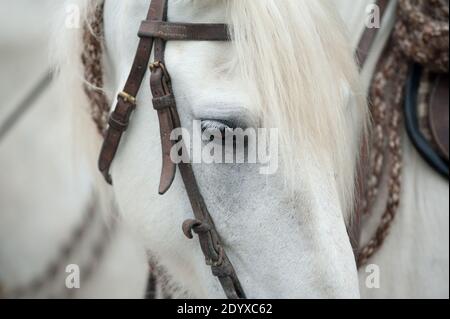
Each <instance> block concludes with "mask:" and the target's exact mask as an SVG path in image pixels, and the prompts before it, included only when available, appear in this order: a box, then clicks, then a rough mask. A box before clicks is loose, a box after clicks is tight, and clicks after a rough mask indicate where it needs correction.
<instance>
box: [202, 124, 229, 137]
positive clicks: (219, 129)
mask: <svg viewBox="0 0 450 319" xmlns="http://www.w3.org/2000/svg"><path fill="white" fill-rule="evenodd" d="M201 128H202V133H204V134H205V133H206V134H210V141H213V140H214V138H215V137H216V136H217V135H219V134H217V133H220V137H221V139H222V140H225V136H226V132H227V131H232V130H233V129H234V127H233V125H232V124H231V123H229V122H227V121H223V120H203V121H202V124H201Z"/></svg>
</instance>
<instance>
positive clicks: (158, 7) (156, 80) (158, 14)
mask: <svg viewBox="0 0 450 319" xmlns="http://www.w3.org/2000/svg"><path fill="white" fill-rule="evenodd" d="M138 36H139V37H140V41H139V45H138V48H137V51H136V55H135V59H134V62H133V65H132V67H131V71H130V74H129V77H128V79H127V81H126V83H125V87H124V89H123V91H122V92H121V93H119V96H118V98H117V104H116V107H115V109H114V111H113V113H112V114H111V116H110V119H109V127H108V130H107V132H106V136H105V140H104V143H103V146H102V150H101V153H100V158H99V169H100V171H101V173H102V174H103V176H104V177H105V179H106V181H107V182H108V183H109V184H112V178H111V176H110V173H109V170H110V167H111V164H112V161H113V160H114V157H115V155H116V153H117V150H118V147H119V144H120V140H121V138H122V135H123V133H124V132H125V131H126V130H127V128H128V125H129V122H130V118H131V115H132V114H133V112H134V110H135V109H136V96H137V94H138V92H139V89H140V87H141V84H142V82H143V79H144V77H145V74H146V72H147V68H150V72H151V77H150V89H151V92H152V95H153V100H152V102H153V108H154V109H155V111H156V112H157V113H158V119H159V127H160V135H161V145H162V170H161V179H160V184H159V193H160V194H161V195H163V194H165V193H166V192H167V191H168V190H169V189H170V187H171V185H172V183H173V180H174V178H175V173H176V167H177V165H176V164H175V163H173V161H172V160H171V157H170V151H171V149H172V147H173V146H174V145H175V143H176V141H172V140H171V139H170V134H171V132H172V131H173V130H174V129H176V128H180V127H181V124H180V118H179V115H178V111H177V106H176V100H175V96H174V94H173V90H172V83H171V79H170V75H169V72H168V70H167V68H166V65H165V59H164V54H165V47H166V41H170V40H176V41H229V40H230V37H229V32H228V26H227V25H226V24H192V23H170V22H167V0H152V2H151V4H150V8H149V11H148V15H147V19H146V20H145V21H143V22H142V24H141V27H140V29H139V33H138ZM152 49H153V50H154V59H155V61H154V62H153V63H151V64H150V63H149V61H150V57H151V53H152ZM178 168H179V170H180V173H181V177H182V179H183V182H184V184H185V188H186V192H187V194H188V197H189V201H190V203H191V207H192V212H193V214H194V216H195V219H192V220H187V221H186V222H184V223H183V232H184V234H185V235H186V236H187V237H188V238H190V239H192V238H193V233H195V234H197V235H198V238H199V242H200V247H201V249H202V252H203V254H204V256H205V261H206V264H207V265H208V266H210V267H211V270H212V273H213V275H214V276H216V277H217V278H218V279H219V281H220V283H221V285H222V288H223V290H224V292H225V294H226V296H227V298H230V299H240V298H245V293H244V291H243V289H242V287H241V284H240V282H239V279H238V277H237V275H236V271H235V270H234V268H233V265H232V264H231V262H230V260H229V259H228V257H227V255H226V253H225V250H224V248H223V245H222V243H221V240H220V237H219V234H218V232H217V230H216V227H215V225H214V222H213V220H212V217H211V215H210V214H209V212H208V209H207V206H206V204H205V201H204V199H203V197H202V195H201V192H200V189H199V187H198V184H197V180H196V178H195V175H194V172H193V169H192V166H191V165H190V164H188V163H180V164H178Z"/></svg>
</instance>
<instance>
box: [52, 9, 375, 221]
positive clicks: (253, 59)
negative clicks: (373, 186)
mask: <svg viewBox="0 0 450 319" xmlns="http://www.w3.org/2000/svg"><path fill="white" fill-rule="evenodd" d="M101 1H102V0H95V1H87V0H72V1H69V3H71V4H73V3H75V4H77V5H78V6H79V8H80V9H81V23H82V22H83V20H85V19H87V18H88V17H89V13H90V10H91V9H92V7H94V6H95V4H96V3H99V2H101ZM220 1H227V2H228V12H227V16H228V20H229V21H228V23H229V24H230V26H231V29H232V37H233V40H234V42H233V43H234V46H235V49H236V56H235V59H236V60H235V65H236V66H237V67H238V68H239V71H240V72H241V73H242V76H243V77H244V78H245V79H246V80H247V81H246V82H247V83H248V85H249V92H253V93H251V94H253V95H254V100H255V101H257V102H258V103H256V105H257V106H258V109H257V110H255V111H256V112H258V114H260V115H261V119H262V121H263V123H264V125H265V126H266V127H277V128H279V133H280V136H279V138H280V144H281V146H280V152H281V153H282V158H283V159H284V169H285V171H286V172H289V173H287V174H285V175H286V177H287V184H288V185H289V186H291V187H292V186H294V190H295V184H296V181H297V179H298V178H299V177H298V176H297V175H296V174H293V172H299V171H301V166H302V163H300V162H299V161H298V158H299V156H298V155H299V154H301V153H303V152H309V153H310V154H311V156H312V157H313V158H315V159H316V160H317V161H318V163H321V164H323V165H326V166H327V167H330V169H333V170H334V175H335V178H336V181H337V190H338V192H339V196H340V201H341V206H342V210H343V212H345V213H347V212H351V208H352V206H353V195H354V181H355V163H356V159H357V155H356V154H357V153H358V146H359V138H358V137H359V136H361V129H362V128H363V127H362V126H363V124H361V123H365V118H366V108H365V104H364V98H363V94H361V98H357V100H358V102H357V103H356V106H355V104H354V103H349V100H350V95H349V94H352V93H353V94H356V95H357V96H358V95H359V93H360V92H362V90H361V89H360V86H359V82H358V72H357V67H356V64H355V62H354V61H353V59H352V58H351V57H352V52H351V48H350V47H349V46H348V45H347V44H348V43H349V41H348V39H347V38H346V37H345V36H344V32H343V27H342V22H341V21H340V20H339V18H338V16H337V13H334V10H333V8H331V7H330V5H329V1H323V0H319V1H317V0H313V1H308V0H302V1H280V0H258V1H253V0H252V1H248V0H220ZM64 7H65V6H63V10H65V9H64ZM58 17H59V18H60V19H61V17H62V18H66V15H65V14H59V15H58ZM64 22H65V21H61V20H60V21H59V26H58V27H55V30H57V34H56V35H55V36H54V39H55V46H54V52H55V54H54V56H55V60H56V62H57V63H56V64H57V65H58V67H59V81H58V82H59V83H60V85H61V87H60V90H59V91H60V92H61V93H62V95H63V96H64V100H62V103H63V105H64V107H66V106H67V105H70V106H71V107H72V109H73V110H75V112H74V115H76V116H74V118H76V119H77V123H76V125H75V128H76V129H75V132H74V133H75V137H74V138H75V139H76V141H77V143H78V144H80V143H81V144H82V146H81V150H80V152H81V153H84V154H90V156H92V157H90V160H89V161H90V162H91V163H92V166H93V169H95V167H96V160H97V155H98V149H99V145H100V142H101V141H100V137H99V136H98V134H97V132H96V130H95V127H94V125H93V123H92V120H91V119H90V115H89V112H88V110H89V107H88V101H87V99H86V97H85V96H84V92H83V89H82V84H83V77H82V74H83V72H82V65H81V61H80V55H81V50H82V36H81V34H82V28H78V29H72V30H70V29H67V28H66V27H65V26H64V25H63V24H64ZM350 92H352V93H350ZM348 106H349V107H348ZM80 110H83V112H80ZM86 149H87V152H86ZM304 173H305V172H303V174H304ZM311 178H314V177H313V176H312V177H311Z"/></svg>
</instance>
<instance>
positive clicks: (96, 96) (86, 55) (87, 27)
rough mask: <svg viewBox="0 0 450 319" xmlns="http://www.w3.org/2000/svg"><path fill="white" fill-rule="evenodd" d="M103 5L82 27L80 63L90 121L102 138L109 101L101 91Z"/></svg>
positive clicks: (95, 10) (102, 82)
mask: <svg viewBox="0 0 450 319" xmlns="http://www.w3.org/2000/svg"><path fill="white" fill-rule="evenodd" d="M103 9H104V3H103V2H102V3H100V4H98V5H97V6H96V7H95V8H94V9H93V14H92V16H91V17H89V18H88V21H87V22H86V23H85V24H84V26H83V43H84V47H83V52H82V55H81V62H82V63H83V67H84V76H85V81H86V83H85V85H84V91H85V93H86V96H87V97H88V100H89V103H90V110H91V116H92V120H93V121H94V123H95V124H96V126H97V130H98V132H99V134H100V135H102V136H104V135H105V132H106V129H107V123H108V118H109V108H110V105H109V101H108V98H107V97H106V94H105V93H104V92H103V91H102V89H103V87H104V79H103V76H104V75H103V38H104V21H103Z"/></svg>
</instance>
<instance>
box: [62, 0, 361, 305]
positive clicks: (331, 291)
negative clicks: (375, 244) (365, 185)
mask: <svg viewBox="0 0 450 319" xmlns="http://www.w3.org/2000/svg"><path fill="white" fill-rule="evenodd" d="M89 3H90V4H92V3H93V2H92V1H90V2H89ZM149 3H150V1H147V0H145V1H133V2H129V1H127V2H125V1H118V0H107V1H106V2H105V32H106V36H105V38H106V39H105V47H106V54H105V55H106V57H107V58H106V59H105V61H107V63H106V65H105V70H106V72H107V74H108V77H107V79H108V83H107V85H106V87H105V88H104V89H105V91H106V92H108V93H117V92H118V91H119V90H120V89H121V87H122V86H123V84H124V83H125V80H126V77H127V75H128V72H129V69H130V66H131V62H132V59H133V56H134V53H135V49H136V47H137V42H138V38H137V36H136V33H137V30H138V27H139V24H140V21H141V20H143V19H144V18H145V16H144V13H145V12H146V11H147V8H148V5H149ZM79 4H80V6H84V7H83V8H84V9H86V6H87V2H86V1H80V2H79ZM88 10H89V9H88V8H87V9H86V10H83V12H87V11H88ZM168 19H169V21H181V22H194V23H197V22H198V23H200V22H219V23H227V24H229V25H230V26H231V27H232V30H233V40H234V41H232V42H231V43H211V42H189V43H178V42H170V43H169V44H168V46H167V50H166V62H167V66H168V68H169V69H170V72H171V77H172V81H173V86H174V91H175V95H176V99H177V103H178V109H179V112H180V116H181V121H182V124H183V126H184V127H185V128H187V129H189V130H191V129H192V124H191V123H192V120H194V119H197V120H201V121H203V122H204V123H210V124H213V125H216V124H217V125H224V124H223V123H229V122H233V121H234V123H233V124H236V125H243V126H245V127H255V128H256V127H276V128H279V141H280V144H281V145H280V162H281V163H282V164H283V165H282V167H280V169H279V171H278V172H277V173H276V174H274V175H271V176H265V175H260V174H259V170H258V168H259V166H258V165H252V164H233V165H218V164H215V165H207V164H198V165H194V171H195V174H196V177H197V179H198V182H199V186H200V189H201V191H202V194H203V196H204V197H205V200H206V203H207V205H208V207H209V210H210V211H211V214H212V217H213V219H214V221H215V223H216V225H217V228H218V231H219V233H220V235H221V237H222V239H223V241H224V244H225V249H226V251H227V253H228V255H229V257H230V259H231V261H232V263H233V265H234V266H235V268H236V271H237V274H238V276H239V278H240V281H241V283H242V285H243V288H244V290H245V291H246V293H247V295H248V297H250V298H271V297H273V298H283V297H285V298H296V297H298V298H315V297H318V298H358V297H359V296H360V294H359V286H358V277H357V271H356V265H355V260H354V255H353V251H352V247H351V244H350V240H349V237H348V235H347V226H348V225H349V224H350V222H351V219H352V207H353V198H354V188H355V185H354V184H355V182H354V181H355V168H356V163H357V159H358V148H359V142H360V136H362V130H363V129H364V126H365V125H364V123H365V120H366V106H365V104H364V99H363V98H362V97H363V94H362V89H361V88H360V87H359V80H358V70H357V67H356V64H355V63H354V60H353V54H352V51H351V48H350V46H349V45H347V43H349V42H348V39H347V38H346V37H345V36H344V32H343V30H344V28H343V24H342V22H341V21H340V18H339V17H338V15H337V13H336V11H335V10H334V9H333V7H332V6H331V3H330V2H329V1H274V0H261V1H242V0H228V1H225V0H217V1H176V0H173V1H169V13H168ZM60 29H61V30H63V31H64V32H63V35H62V38H60V40H61V41H64V40H65V42H66V43H67V46H66V47H64V46H63V44H62V43H60V44H59V48H57V49H58V50H60V54H59V55H60V56H62V57H63V59H64V60H65V61H68V62H69V63H65V64H64V63H62V64H63V65H62V70H61V76H60V78H61V79H65V80H66V84H65V85H66V87H65V90H64V89H61V90H62V91H63V92H64V93H67V94H69V95H70V93H73V94H71V95H70V96H67V95H66V97H65V100H66V101H67V103H71V104H73V105H74V107H75V108H76V109H78V110H79V111H80V110H82V111H83V112H86V110H83V109H82V105H83V103H84V105H86V104H87V103H86V99H85V98H84V96H83V93H82V89H81V85H82V81H80V77H79V75H80V68H81V66H80V65H76V61H79V56H80V47H81V43H80V42H79V41H80V35H79V32H80V30H77V29H75V30H69V32H66V31H67V29H66V28H60ZM70 35H72V36H73V38H72V37H71V36H70ZM76 39H78V41H75V40H76ZM74 68H75V70H74ZM71 79H72V80H73V81H72V82H71ZM147 83H148V78H147V79H146V80H145V81H144V85H143V87H142V88H141V91H140V93H139V96H138V107H137V111H136V113H135V114H134V116H133V120H132V124H131V126H130V128H129V130H128V131H127V133H126V137H125V139H124V140H123V142H122V144H121V146H120V150H119V153H118V155H117V157H116V158H115V161H114V163H113V166H112V170H111V173H112V176H113V179H114V187H113V191H114V194H115V199H116V201H117V203H118V205H119V208H120V210H121V212H122V214H123V217H124V218H125V219H126V220H127V221H128V223H129V224H130V225H132V226H133V227H134V229H135V231H136V233H137V234H139V235H140V238H141V239H142V241H143V242H144V243H145V246H146V248H147V250H148V251H149V252H151V254H152V255H153V256H154V257H155V259H156V260H157V261H158V264H159V265H160V266H161V267H162V268H164V270H165V272H166V274H167V277H168V278H169V280H170V282H171V287H172V288H173V289H172V291H171V293H172V294H173V295H174V296H175V297H177V296H178V297H181V296H189V297H210V298H211V297H212V298H220V297H224V294H223V292H222V290H221V288H220V285H219V282H218V281H217V280H216V279H214V278H213V276H212V275H211V272H210V269H209V268H208V267H207V266H206V265H205V264H204V258H203V255H202V253H201V250H200V248H199V246H198V243H196V242H195V241H194V240H192V241H189V240H187V239H186V238H185V237H184V235H183V233H182V232H181V224H182V222H183V221H184V220H185V219H188V218H191V207H190V205H189V203H188V199H187V196H186V193H185V189H184V186H183V183H182V181H181V179H180V177H179V176H177V178H176V180H175V183H174V185H173V187H172V189H171V190H170V191H169V192H168V193H167V194H166V195H165V196H160V195H158V194H157V193H158V192H157V189H158V181H159V175H160V165H161V163H160V161H161V151H160V140H159V138H160V137H159V129H158V127H159V125H158V120H157V115H156V113H154V111H153V110H152V107H151V104H150V101H151V93H150V90H149V86H148V85H146V84H147ZM110 96H111V98H112V97H113V96H114V94H110ZM352 96H357V97H358V96H359V97H361V98H352ZM112 100H113V99H112ZM79 113H81V112H79ZM86 113H87V112H86ZM81 116H82V117H84V118H85V121H84V126H83V129H79V131H78V132H79V133H80V135H79V140H80V141H81V142H84V141H87V140H89V141H90V142H93V143H90V144H91V145H90V146H88V145H85V147H87V148H88V149H89V150H90V152H89V155H90V156H91V157H90V162H91V163H92V164H93V166H94V165H95V163H96V159H97V155H98V150H99V149H98V145H99V144H100V142H101V141H100V139H97V140H95V141H94V139H95V136H96V132H95V129H94V126H93V124H92V123H91V120H90V119H89V116H88V115H86V114H85V115H81ZM225 121H227V122H225ZM82 122H83V121H82ZM96 174H97V176H99V174H98V173H96ZM99 183H104V182H103V181H102V180H101V179H99Z"/></svg>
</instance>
